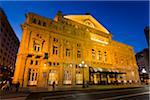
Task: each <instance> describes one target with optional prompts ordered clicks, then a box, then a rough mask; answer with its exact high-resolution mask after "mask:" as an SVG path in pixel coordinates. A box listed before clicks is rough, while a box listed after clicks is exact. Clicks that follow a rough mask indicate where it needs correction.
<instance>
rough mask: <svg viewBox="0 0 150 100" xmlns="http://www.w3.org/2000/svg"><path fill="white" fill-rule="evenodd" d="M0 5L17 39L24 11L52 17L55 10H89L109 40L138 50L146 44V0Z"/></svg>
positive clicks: (147, 24) (80, 11)
mask: <svg viewBox="0 0 150 100" xmlns="http://www.w3.org/2000/svg"><path fill="white" fill-rule="evenodd" d="M0 6H1V7H2V8H3V10H4V11H5V13H6V15H7V18H8V20H9V22H10V24H11V26H12V27H13V29H14V31H15V33H16V34H17V36H18V38H19V40H21V35H22V30H21V27H20V25H21V24H23V23H24V22H25V14H26V13H28V12H34V13H37V14H39V15H42V16H45V17H48V18H51V19H53V18H54V16H55V14H56V13H57V11H58V10H61V11H62V13H63V14H85V13H86V12H89V13H90V14H91V15H92V16H93V17H94V18H96V19H97V20H98V21H99V22H100V23H101V24H102V25H103V26H104V27H106V28H107V29H108V30H109V32H111V33H112V35H113V39H114V40H116V41H119V42H122V43H125V44H128V45H131V46H133V47H134V51H135V53H136V52H139V51H141V50H143V49H144V48H146V47H147V43H146V38H145V35H144V28H145V26H149V10H148V9H149V2H148V1H144V2H142V1H132V2H131V1H105V2H104V1H93V2H91V1H82V2H81V1H74V2H73V1H70V2H67V1H62V2H59V1H57V2H56V1H55V2H54V1H53V2H50V1H44V2H42V1H39V2H32V1H28V2H27V1H26V2H25V1H22V2H20V1H19V2H18V1H17V2H14V1H13V2H10V1H7V2H6V1H1V2H0Z"/></svg>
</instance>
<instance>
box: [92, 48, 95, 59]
mask: <svg viewBox="0 0 150 100" xmlns="http://www.w3.org/2000/svg"><path fill="white" fill-rule="evenodd" d="M92 59H95V50H94V49H92Z"/></svg>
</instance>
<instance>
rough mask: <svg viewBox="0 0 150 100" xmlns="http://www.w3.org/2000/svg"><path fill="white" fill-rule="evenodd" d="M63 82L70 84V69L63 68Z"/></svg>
mask: <svg viewBox="0 0 150 100" xmlns="http://www.w3.org/2000/svg"><path fill="white" fill-rule="evenodd" d="M63 83H64V84H71V71H69V70H65V71H64V81H63Z"/></svg>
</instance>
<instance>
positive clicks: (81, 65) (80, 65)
mask: <svg viewBox="0 0 150 100" xmlns="http://www.w3.org/2000/svg"><path fill="white" fill-rule="evenodd" d="M79 67H80V68H82V69H83V86H82V87H83V88H85V80H84V68H86V67H87V64H85V63H84V61H82V62H81V64H79Z"/></svg>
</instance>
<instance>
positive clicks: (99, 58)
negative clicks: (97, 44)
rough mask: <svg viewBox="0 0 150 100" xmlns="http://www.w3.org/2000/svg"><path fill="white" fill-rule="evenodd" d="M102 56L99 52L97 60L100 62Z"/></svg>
mask: <svg viewBox="0 0 150 100" xmlns="http://www.w3.org/2000/svg"><path fill="white" fill-rule="evenodd" d="M101 57H102V54H101V51H98V60H101Z"/></svg>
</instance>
